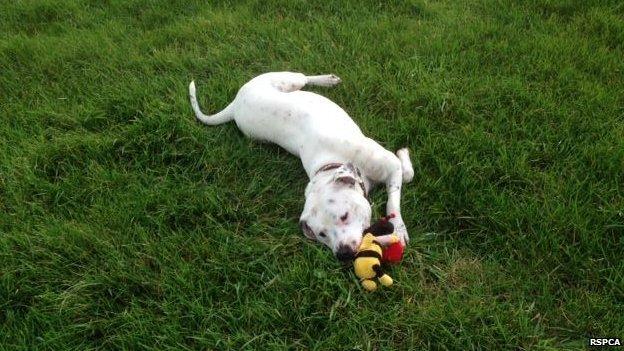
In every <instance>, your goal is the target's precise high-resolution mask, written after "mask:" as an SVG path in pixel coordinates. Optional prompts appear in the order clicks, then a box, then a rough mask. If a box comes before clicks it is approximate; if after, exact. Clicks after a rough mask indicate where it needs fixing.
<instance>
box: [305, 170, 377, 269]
mask: <svg viewBox="0 0 624 351" xmlns="http://www.w3.org/2000/svg"><path fill="white" fill-rule="evenodd" d="M305 197H306V202H305V206H304V208H303V213H302V214H301V218H300V221H299V224H300V226H301V229H302V230H303V233H304V234H305V236H306V237H308V238H310V239H312V240H316V241H319V242H321V243H323V244H325V245H326V246H328V247H329V248H330V249H331V250H332V252H333V253H334V255H335V256H336V258H338V259H339V260H341V261H348V260H351V259H353V256H354V255H355V252H356V250H357V248H358V247H359V245H360V243H361V241H362V231H363V230H364V229H365V228H367V227H368V226H369V225H370V219H371V205H370V203H369V202H368V199H367V198H366V189H365V188H364V183H363V181H362V179H361V176H360V174H359V172H358V170H357V169H356V168H355V167H353V165H351V164H345V165H342V166H339V167H337V168H335V169H331V170H327V171H322V172H319V173H317V174H316V175H315V176H314V177H313V178H312V179H311V180H310V183H308V186H307V187H306V192H305Z"/></svg>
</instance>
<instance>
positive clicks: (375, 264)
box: [353, 233, 399, 291]
mask: <svg viewBox="0 0 624 351" xmlns="http://www.w3.org/2000/svg"><path fill="white" fill-rule="evenodd" d="M398 241H399V237H398V236H397V235H396V234H392V235H390V242H391V243H396V242H398ZM381 253H382V248H381V245H380V244H379V242H377V241H376V240H375V236H374V235H373V234H371V233H366V235H364V238H362V244H360V248H359V249H358V251H357V253H356V254H355V260H354V261H353V268H354V269H355V275H356V276H357V277H358V278H360V282H361V283H362V286H363V287H364V289H366V290H368V291H374V290H375V289H377V283H375V281H374V280H373V278H377V279H379V282H380V283H381V285H383V286H390V285H392V278H390V276H389V275H387V274H385V273H384V272H383V270H382V269H381Z"/></svg>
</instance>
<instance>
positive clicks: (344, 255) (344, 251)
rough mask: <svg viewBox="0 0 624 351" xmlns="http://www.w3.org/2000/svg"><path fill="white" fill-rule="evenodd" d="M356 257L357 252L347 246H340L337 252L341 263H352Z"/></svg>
mask: <svg viewBox="0 0 624 351" xmlns="http://www.w3.org/2000/svg"><path fill="white" fill-rule="evenodd" d="M354 257H355V252H354V251H353V249H352V248H350V247H349V246H347V245H340V246H339V247H338V251H336V258H337V259H338V260H340V261H343V262H347V261H351V260H352V259H353V258H354Z"/></svg>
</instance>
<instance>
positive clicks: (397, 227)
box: [390, 216, 409, 246]
mask: <svg viewBox="0 0 624 351" xmlns="http://www.w3.org/2000/svg"><path fill="white" fill-rule="evenodd" d="M390 222H392V224H393V225H394V232H395V233H396V235H397V236H398V237H399V239H400V240H401V245H403V246H406V245H407V244H408V243H409V234H407V227H406V226H405V223H404V222H403V219H402V218H401V217H399V216H397V217H395V218H392V219H390Z"/></svg>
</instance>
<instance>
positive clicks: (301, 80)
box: [255, 72, 340, 93]
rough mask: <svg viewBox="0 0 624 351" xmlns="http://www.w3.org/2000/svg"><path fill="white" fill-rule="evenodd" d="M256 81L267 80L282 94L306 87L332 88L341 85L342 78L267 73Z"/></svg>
mask: <svg viewBox="0 0 624 351" xmlns="http://www.w3.org/2000/svg"><path fill="white" fill-rule="evenodd" d="M255 79H258V80H264V79H267V80H268V81H269V83H270V84H271V85H272V86H273V87H274V88H275V89H277V90H279V91H281V92H282V93H290V92H293V91H297V90H300V89H301V88H303V87H304V86H306V85H318V86H323V87H331V86H334V85H336V84H338V83H340V78H338V77H336V76H335V75H333V74H325V75H321V76H306V75H304V74H302V73H295V72H271V73H265V74H263V75H260V76H258V77H256V78H255Z"/></svg>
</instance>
